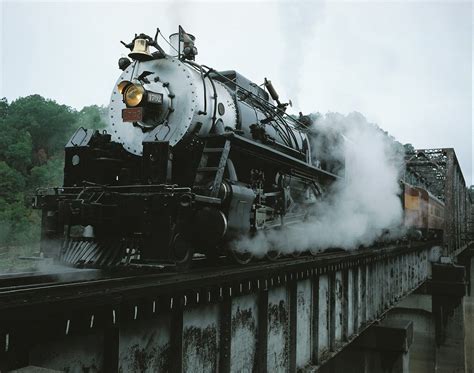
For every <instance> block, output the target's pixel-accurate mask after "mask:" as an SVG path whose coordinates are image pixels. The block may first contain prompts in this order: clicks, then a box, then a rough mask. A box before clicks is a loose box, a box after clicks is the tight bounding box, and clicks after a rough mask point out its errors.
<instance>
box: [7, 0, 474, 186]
mask: <svg viewBox="0 0 474 373" xmlns="http://www.w3.org/2000/svg"><path fill="white" fill-rule="evenodd" d="M0 3H1V6H0V18H1V35H0V43H1V45H0V50H1V54H2V55H1V68H0V96H1V97H3V96H6V97H7V98H8V100H9V101H12V100H14V99H16V98H17V97H20V96H26V95H30V94H34V93H39V94H41V95H43V96H45V97H48V98H52V99H54V100H56V101H57V102H59V103H64V104H67V105H70V106H73V107H75V108H77V109H80V108H82V107H83V106H85V105H91V104H98V105H107V103H108V100H109V96H110V93H111V90H112V87H113V85H114V83H115V80H116V78H117V77H118V75H119V73H120V71H119V70H118V68H117V60H118V58H119V57H120V56H121V55H125V54H126V52H127V51H126V50H125V49H124V48H123V47H122V45H121V44H120V43H119V41H120V40H124V41H127V42H129V41H130V40H131V38H132V37H133V34H134V33H139V32H145V33H148V34H150V35H154V33H155V29H156V27H159V28H160V29H161V31H162V32H163V33H164V34H165V35H166V36H167V35H168V34H170V33H172V32H175V31H176V29H177V26H178V24H181V25H183V27H184V28H185V30H186V31H187V32H189V33H192V34H194V35H195V36H196V38H197V43H196V45H197V47H198V50H199V55H198V58H197V61H198V62H200V63H203V64H205V65H210V66H213V67H215V68H216V69H219V70H227V69H235V70H238V71H239V72H241V73H242V75H244V76H247V77H248V78H250V79H252V80H254V81H255V82H257V83H261V82H262V81H263V78H264V77H267V78H269V79H271V80H272V81H273V83H274V85H275V86H276V88H277V90H278V91H279V92H280V96H282V98H283V99H286V98H291V99H292V100H293V102H294V103H295V105H294V106H295V107H294V110H295V111H299V110H301V111H303V112H305V113H309V112H314V111H319V112H322V113H326V112H328V111H337V112H341V113H344V114H347V113H349V112H352V111H359V112H361V113H362V114H364V115H365V116H366V117H367V118H368V119H369V120H370V121H373V122H376V123H377V124H379V125H380V126H381V127H382V128H383V129H385V130H387V131H388V132H389V133H390V134H392V135H393V136H395V137H396V138H397V139H398V140H399V141H401V142H403V143H407V142H410V143H412V144H413V145H414V146H415V147H417V148H434V147H454V148H455V149H456V153H457V155H458V158H459V160H460V162H461V166H462V169H463V173H464V176H465V179H466V182H467V183H468V184H470V183H471V182H472V174H473V172H472V165H473V153H472V148H473V132H472V108H473V99H472V84H473V80H472V67H473V65H472V50H473V35H472V19H473V9H472V4H471V2H467V1H465V2H453V1H445V2H426V1H424V2H407V1H404V2H380V1H373V2H317V3H316V2H312V3H304V2H296V1H293V2H279V3H278V2H264V1H262V2H258V3H253V2H226V1H219V2H197V1H196V2H190V3H189V2H181V1H180V2H177V1H174V2H158V1H154V2H145V3H139V2H135V1H133V2H132V1H130V2H116V1H105V2H92V1H87V2H86V1H81V2H78V1H62V2H56V3H54V2H47V3H44V2H37V1H5V0H0ZM161 44H162V45H163V46H164V47H165V49H166V50H167V48H166V45H165V44H164V42H163V41H162V42H161Z"/></svg>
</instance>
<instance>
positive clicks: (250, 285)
mask: <svg viewBox="0 0 474 373" xmlns="http://www.w3.org/2000/svg"><path fill="white" fill-rule="evenodd" d="M251 288H252V284H251V283H250V281H249V290H250V289H251Z"/></svg>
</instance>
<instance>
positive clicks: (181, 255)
mask: <svg viewBox="0 0 474 373" xmlns="http://www.w3.org/2000/svg"><path fill="white" fill-rule="evenodd" d="M193 256H194V250H193V248H192V246H191V244H190V243H189V242H188V241H187V240H185V239H184V238H183V236H182V235H181V234H179V233H178V234H177V235H176V236H175V238H174V241H173V259H174V262H175V264H176V268H177V269H178V271H185V270H187V269H189V267H190V266H191V262H192V261H193Z"/></svg>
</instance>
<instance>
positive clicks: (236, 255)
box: [230, 250, 252, 264]
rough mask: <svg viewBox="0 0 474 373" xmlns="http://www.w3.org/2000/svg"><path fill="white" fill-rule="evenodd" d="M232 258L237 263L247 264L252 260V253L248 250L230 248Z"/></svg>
mask: <svg viewBox="0 0 474 373" xmlns="http://www.w3.org/2000/svg"><path fill="white" fill-rule="evenodd" d="M230 252H231V254H232V258H233V259H234V260H235V261H236V262H237V263H239V264H248V263H250V261H251V260H252V254H251V253H249V252H248V251H245V252H241V251H236V250H230Z"/></svg>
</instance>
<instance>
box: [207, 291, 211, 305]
mask: <svg viewBox="0 0 474 373" xmlns="http://www.w3.org/2000/svg"><path fill="white" fill-rule="evenodd" d="M207 301H208V302H209V303H210V302H211V292H210V291H208V292H207Z"/></svg>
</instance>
